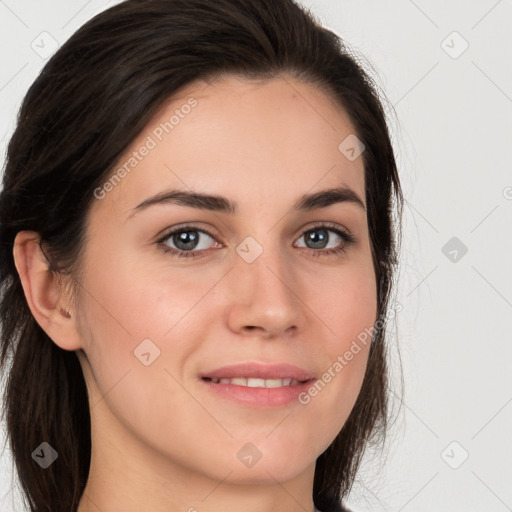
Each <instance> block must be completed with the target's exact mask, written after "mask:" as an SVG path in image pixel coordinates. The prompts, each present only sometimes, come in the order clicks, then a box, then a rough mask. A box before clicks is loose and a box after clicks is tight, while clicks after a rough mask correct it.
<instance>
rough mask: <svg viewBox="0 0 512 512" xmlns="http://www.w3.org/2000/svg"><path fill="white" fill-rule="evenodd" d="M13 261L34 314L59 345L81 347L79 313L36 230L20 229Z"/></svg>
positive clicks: (72, 347)
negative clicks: (71, 303) (72, 306)
mask: <svg viewBox="0 0 512 512" xmlns="http://www.w3.org/2000/svg"><path fill="white" fill-rule="evenodd" d="M13 256H14V263H15V265H16V270H17V271H18V274H19V276H20V280H21V284H22V286H23V291H24V293H25V298H26V299H27V303H28V306H29V308H30V311H31V312H32V315H33V316H34V318H35V320H36V321H37V323H38V324H39V325H40V326H41V328H42V329H43V330H44V331H45V332H46V334H48V336H49V337H50V338H51V339H52V340H53V341H54V343H55V344H56V345H58V346H59V347H60V348H62V349H64V350H77V349H80V348H82V340H81V338H80V335H79V333H78V330H77V315H76V312H75V311H72V308H71V307H70V304H69V300H70V298H69V296H68V295H69V294H66V293H65V291H64V287H63V286H62V276H60V275H58V274H56V273H55V272H54V271H52V270H50V263H49V262H48V260H47V258H46V256H45V254H44V253H43V251H42V249H41V245H40V236H39V234H38V233H37V232H35V231H20V232H19V233H18V234H17V235H16V238H15V240H14V248H13Z"/></svg>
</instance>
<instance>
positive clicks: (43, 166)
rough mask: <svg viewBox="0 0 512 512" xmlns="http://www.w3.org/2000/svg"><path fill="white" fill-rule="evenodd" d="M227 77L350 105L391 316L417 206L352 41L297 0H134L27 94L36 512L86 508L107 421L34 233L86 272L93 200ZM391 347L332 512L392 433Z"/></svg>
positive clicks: (11, 219) (12, 307)
mask: <svg viewBox="0 0 512 512" xmlns="http://www.w3.org/2000/svg"><path fill="white" fill-rule="evenodd" d="M223 73H236V74H238V75H240V76H241V77H248V78H262V79H264V78H273V77H277V76H280V75H281V73H287V74H288V75H290V76H293V77H296V78H297V79H301V80H304V81H306V82H308V83H311V84H313V85H315V86H317V87H319V88H321V89H322V90H324V91H325V92H327V93H328V94H329V95H331V97H333V98H335V100H336V101H337V102H339V104H340V105H341V106H342V107H343V108H344V109H345V110H346V112H347V113H348V115H349V117H350V119H351V121H352V123H353V125H354V127H355V129H356V132H357V137H358V138H359V139H360V140H361V141H362V142H363V143H364V145H365V150H364V152H363V155H362V157H363V161H364V169H365V184H366V203H367V212H368V225H369V233H370V242H371V245H372V251H373V262H374V268H375V274H376V278H377V283H378V297H377V299H378V314H379V319H381V320H382V319H384V318H385V316H386V312H387V311H388V308H389V304H388V303H389V297H390V290H391V284H392V278H393V275H394V268H395V265H396V264H397V254H398V243H399V238H397V237H396V236H395V233H398V231H399V230H398V229H397V228H400V223H401V215H402V206H403V204H402V203H403V198H402V192H401V188H400V182H399V178H398V173H397V168H396V163H395V158H394V153H393V148H392V145H391V142H390V136H389V133H388V127H387V124H386V119H385V114H384V110H383V107H382V103H381V100H380V94H379V91H378V89H377V86H376V84H375V83H374V82H373V80H372V79H371V78H370V76H369V75H368V74H367V73H366V72H365V71H364V69H363V67H362V65H361V64H360V63H359V62H358V60H357V58H356V57H355V56H354V55H353V54H352V52H351V51H350V50H349V49H348V48H347V46H346V45H345V43H344V42H343V41H342V40H341V38H340V37H339V36H337V35H336V34H334V33H333V32H332V31H330V30H328V29H326V28H323V27H322V26H321V24H320V23H319V21H318V20H317V19H316V18H315V17H314V15H313V14H312V13H311V12H309V11H307V10H306V9H305V8H304V7H301V6H299V5H298V4H297V3H295V1H294V0H279V1H278V0H214V1H212V0H128V1H125V2H122V3H120V4H118V5H116V6H114V7H112V8H110V9H108V10H106V11H104V12H102V13H100V14H98V15H97V16H95V17H94V18H92V19H91V20H89V21H88V22H87V23H86V24H85V25H83V26H82V27H81V28H80V29H79V30H78V31H77V32H75V34H74V35H73V36H72V37H71V38H70V39H69V40H68V41H67V42H66V43H65V44H64V45H62V47H61V48H60V49H59V50H58V51H57V52H56V53H55V55H54V56H53V57H52V58H51V59H50V60H49V61H48V63H47V64H46V65H45V66H44V68H43V70H42V71H41V73H40V75H39V76H38V77H37V79H36V80H35V82H34V83H33V84H32V86H31V87H30V89H29V91H28V93H27V94H26V96H25V98H24V101H23V103H22V105H21V108H20V111H19V115H18V119H17V125H16V129H15V131H14V134H13V136H12V138H11V140H10V142H9V145H8V151H7V158H6V164H5V169H4V176H3V187H2V191H1V194H0V251H1V258H0V285H1V298H0V322H1V325H2V331H1V338H0V367H1V368H2V369H3V370H4V371H5V374H6V376H7V379H6V389H5V393H4V411H5V414H6V426H7V434H8V439H9V442H10V448H11V450H12V454H13V458H14V462H15V465H16V469H17V472H18V477H19V480H20V483H21V487H22V491H23V493H24V498H25V499H26V500H27V503H28V505H29V507H30V510H31V511H32V512H43V511H51V512H60V511H62V512H69V511H75V510H76V509H77V507H78V504H79V501H80V498H81V496H82V493H83V490H84V487H85V484H86V482H87V478H88V473H89V465H90V455H91V434H90V427H91V426H90V412H89V406H88V400H87V390H86V386H85V381H84V377H83V374H82V370H81V367H80V364H79V362H78V358H77V356H76V354H75V352H72V351H65V350H62V349H60V348H59V347H58V346H57V345H56V344H55V343H53V342H52V340H51V339H50V338H49V337H48V336H47V334H46V333H45V332H44V331H43V329H41V327H40V326H39V325H38V324H37V322H36V321H35V319H34V317H33V316H32V314H31V312H30V310H29V307H28V305H27V301H26V299H25V296H24V293H23V289H22V286H21V282H20V278H19V275H18V273H17V271H16V268H15V265H14V261H13V251H12V249H13V242H14V238H15V236H16V234H17V233H18V232H19V231H21V230H33V231H36V232H38V233H39V235H40V237H41V243H42V244H44V247H45V248H46V250H47V252H48V254H49V255H50V257H51V260H52V262H53V263H54V264H55V265H54V266H52V267H51V270H52V271H53V272H57V273H58V272H67V273H70V274H71V275H73V274H74V273H76V272H78V270H79V265H78V263H79V262H80V254H81V251H82V248H83V244H84V235H85V226H86V220H87V214H88V211H89V208H90V206H91V204H92V202H93V201H94V200H95V199H94V194H93V191H94V190H95V189H96V188H97V187H98V186H100V185H101V184H102V183H103V182H104V181H105V179H106V177H108V175H109V174H110V173H111V172H112V169H113V166H114V165H115V163H116V161H117V160H118V158H119V157H120V155H121V154H122V152H123V151H124V150H125V149H126V148H127V146H129V144H130V143H131V142H132V141H133V140H134V139H135V137H136V136H137V135H138V134H139V133H140V132H141V130H142V129H143V128H144V127H145V125H146V123H147V122H148V121H149V119H150V118H151V117H152V116H153V115H154V114H155V113H156V111H157V110H158V109H159V108H160V107H161V106H162V105H163V103H164V102H165V101H167V100H168V99H169V98H170V97H171V96H172V95H173V94H174V93H175V92H176V91H177V90H178V89H179V88H181V87H182V86H184V85H187V84H189V83H191V82H193V81H195V80H197V79H201V78H211V77H215V76H220V75H222V74H223ZM340 142H341V141H340ZM395 208H396V211H395ZM396 212H398V214H399V215H398V216H396V218H394V213H396ZM400 229H401V228H400ZM385 340H386V335H385V322H384V323H382V322H381V324H380V328H379V329H377V330H376V331H375V333H374V336H373V341H372V344H371V348H370V355H369V360H368V365H367V368H366V374H365V377H364V381H363V384H362V388H361V391H360V394H359V396H358V398H357V401H356V404H355V406H354V408H353V410H352V411H351V414H350V416H349V418H348V420H347V422H346V423H345V425H344V426H343V428H342V430H341V431H340V432H339V434H338V436H337V437H336V439H335V440H334V441H333V442H332V444H331V445H330V446H329V447H328V448H327V450H326V451H325V452H324V453H322V454H321V455H320V457H319V458H318V459H317V462H316V472H315V479H314V489H313V499H314V503H315V505H316V506H317V507H318V508H319V509H320V510H323V511H331V510H332V511H336V510H341V508H340V502H341V500H342V499H343V498H344V497H345V496H346V495H347V494H348V492H349V490H350V488H351V486H352V484H353V481H354V477H355V474H356V471H357V469H358V467H359V465H360V461H361V456H362V454H363V452H364V449H365V447H366V446H367V444H368V442H369V441H371V440H374V439H376V438H379V439H380V438H382V436H383V435H384V434H385V432H386V427H387V422H388V419H389V418H388V412H389V411H388V400H387V398H388V395H387V382H388V375H387V367H386V357H385V351H386V347H385ZM42 441H48V442H49V443H50V444H51V445H53V444H55V445H56V446H58V459H57V461H56V462H55V463H53V464H52V465H51V466H50V467H48V468H47V469H42V468H41V467H40V466H39V465H38V464H36V463H35V462H34V460H32V457H31V453H32V452H33V450H34V449H35V448H36V447H37V446H39V445H40V443H41V442H42Z"/></svg>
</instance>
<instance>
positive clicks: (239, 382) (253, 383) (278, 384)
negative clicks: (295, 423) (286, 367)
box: [211, 377, 300, 388]
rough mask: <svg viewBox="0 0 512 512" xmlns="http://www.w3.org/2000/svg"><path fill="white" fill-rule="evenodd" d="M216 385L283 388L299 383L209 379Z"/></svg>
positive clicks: (289, 381)
mask: <svg viewBox="0 0 512 512" xmlns="http://www.w3.org/2000/svg"><path fill="white" fill-rule="evenodd" d="M211 381H212V382H214V383H216V384H219V383H220V384H234V385H236V386H245V387H248V388H280V387H284V386H296V385H297V384H299V383H300V381H298V380H297V379H289V378H287V379H259V378H256V377H249V378H248V379H246V378H240V377H237V378H233V379H211Z"/></svg>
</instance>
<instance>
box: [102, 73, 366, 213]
mask: <svg viewBox="0 0 512 512" xmlns="http://www.w3.org/2000/svg"><path fill="white" fill-rule="evenodd" d="M354 136H355V130H354V128H353V125H352V123H351V121H350V118H349V117H348V115H347V113H346V112H345V110H344V109H343V108H342V107H341V106H340V105H339V104H338V103H336V102H335V101H333V99H332V98H331V97H330V96H328V95H326V94H325V93H324V92H323V91H322V90H321V89H319V88H317V87H316V86H314V85H311V84H306V83H303V82H301V81H298V80H296V79H294V78H291V77H287V76H286V77H285V76H282V77H278V78H272V79H267V80H252V79H251V80H248V79H245V78H241V77H237V76H230V75H227V76H223V77H220V78H216V79H215V80H212V81H208V82H206V81H197V82H194V83H192V84H189V85H188V86H186V87H184V88H183V89H182V90H181V91H179V93H177V94H175V95H174V96H173V97H172V98H171V99H169V100H168V101H166V102H165V103H164V105H163V106H162V107H161V108H160V110H159V111H158V112H157V114H156V115H155V116H154V117H153V118H152V119H151V120H150V121H149V122H148V124H147V125H146V127H145V128H144V130H143V131H142V132H141V134H140V135H139V136H138V137H137V138H136V139H135V140H134V141H133V142H132V143H131V144H130V146H129V148H128V150H127V151H125V153H124V154H123V155H122V156H121V158H120V159H119V160H118V162H117V164H116V166H115V167H114V174H116V173H117V178H119V177H120V176H121V179H116V180H115V186H113V187H109V189H110V191H109V192H108V194H107V195H106V197H105V199H104V200H102V201H100V203H102V204H101V205H97V206H98V207H99V208H101V207H105V206H106V204H110V205H111V206H114V207H115V209H116V210H117V211H120V212H121V211H122V212H125V213H126V215H128V214H129V210H130V209H132V208H134V207H135V206H136V205H137V204H139V203H140V202H141V200H144V199H145V198H146V197H149V196H151V195H154V194H157V193H159V192H162V191H165V190H166V189H176V188H178V189H183V190H188V191H190V190H197V191H199V192H208V193H211V194H219V195H231V196H233V199H234V200H236V202H237V203H238V204H240V206H241V208H243V205H244V204H246V203H253V204H259V205H260V206H261V205H262V204H265V205H266V206H269V205H270V203H271V202H272V201H273V202H279V203H281V204H282V206H285V204H286V203H288V202H289V203H290V204H291V203H292V202H295V200H296V198H297V197H298V196H300V195H302V194H304V193H306V192H312V191H315V190H317V189H322V188H330V187H338V186H340V185H343V186H347V187H349V188H352V189H353V190H354V191H355V192H357V194H358V195H359V196H360V197H361V198H363V200H364V197H365V194H364V165H363V160H362V157H359V158H356V159H353V160H350V159H348V158H347V157H346V155H345V154H344V153H343V152H342V151H341V150H340V144H342V143H343V141H345V140H347V137H354ZM121 170H122V171H121ZM119 171H121V172H119ZM229 191H231V192H229ZM235 198H236V199H235Z"/></svg>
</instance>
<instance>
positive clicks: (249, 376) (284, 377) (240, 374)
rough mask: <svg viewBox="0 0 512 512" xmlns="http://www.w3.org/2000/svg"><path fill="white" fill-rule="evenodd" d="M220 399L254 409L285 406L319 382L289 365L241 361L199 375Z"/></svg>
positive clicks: (206, 386)
mask: <svg viewBox="0 0 512 512" xmlns="http://www.w3.org/2000/svg"><path fill="white" fill-rule="evenodd" d="M199 377H200V382H203V383H204V385H205V389H207V390H208V391H209V392H210V393H212V394H213V395H214V396H216V397H217V398H221V399H223V400H224V401H225V400H229V401H230V402H234V403H236V404H237V405H242V406H245V407H254V408H266V409H268V408H277V407H284V406H286V405H289V404H291V403H293V402H297V401H298V396H299V395H300V393H302V392H304V391H306V390H307V389H308V388H309V387H310V386H311V384H313V383H314V382H315V381H316V378H315V377H314V375H313V374H312V373H311V372H309V371H307V370H304V369H303V368H299V367H298V366H294V365H290V364H274V365H269V364H261V363H242V364H237V365H231V366H224V367H222V368H218V369H217V370H213V371H211V372H208V373H205V374H202V375H200V376H199Z"/></svg>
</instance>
